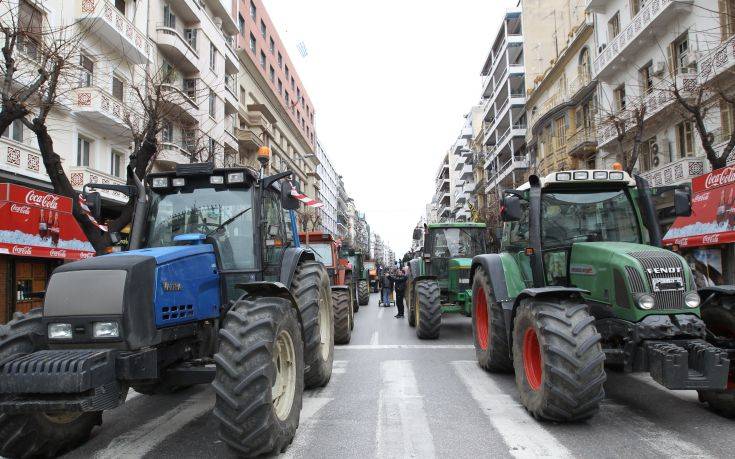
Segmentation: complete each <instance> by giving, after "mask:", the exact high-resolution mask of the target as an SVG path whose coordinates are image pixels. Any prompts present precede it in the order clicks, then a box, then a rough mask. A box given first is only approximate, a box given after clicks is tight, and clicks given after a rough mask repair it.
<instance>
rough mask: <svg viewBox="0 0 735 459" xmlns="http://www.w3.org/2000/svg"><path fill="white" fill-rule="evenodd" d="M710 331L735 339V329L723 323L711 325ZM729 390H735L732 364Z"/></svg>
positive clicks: (728, 383)
mask: <svg viewBox="0 0 735 459" xmlns="http://www.w3.org/2000/svg"><path fill="white" fill-rule="evenodd" d="M710 331H711V332H712V333H714V334H715V335H717V336H720V337H723V338H726V339H731V340H735V330H732V329H730V327H728V326H726V325H723V324H717V325H714V326H712V327H710ZM727 390H735V368H734V367H733V365H732V364H730V373H729V376H728V378H727Z"/></svg>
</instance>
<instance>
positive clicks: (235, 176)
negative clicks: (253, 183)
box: [227, 172, 245, 183]
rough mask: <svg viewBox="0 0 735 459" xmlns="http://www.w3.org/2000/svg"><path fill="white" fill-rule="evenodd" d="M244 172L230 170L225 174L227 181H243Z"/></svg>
mask: <svg viewBox="0 0 735 459" xmlns="http://www.w3.org/2000/svg"><path fill="white" fill-rule="evenodd" d="M244 181H245V174H244V173H242V172H230V173H229V174H227V183H243V182H244Z"/></svg>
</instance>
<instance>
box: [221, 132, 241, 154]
mask: <svg viewBox="0 0 735 459" xmlns="http://www.w3.org/2000/svg"><path fill="white" fill-rule="evenodd" d="M236 129H237V128H235V127H228V126H225V132H224V134H222V143H224V144H225V149H229V150H234V151H239V150H240V140H239V139H238V138H237V135H236V134H235V130H236Z"/></svg>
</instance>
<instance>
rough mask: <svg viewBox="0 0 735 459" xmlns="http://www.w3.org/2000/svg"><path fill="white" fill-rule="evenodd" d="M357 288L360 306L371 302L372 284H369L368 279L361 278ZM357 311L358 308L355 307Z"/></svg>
mask: <svg viewBox="0 0 735 459" xmlns="http://www.w3.org/2000/svg"><path fill="white" fill-rule="evenodd" d="M357 290H358V295H359V296H358V298H359V301H358V303H360V306H365V305H366V304H368V303H369V302H370V285H368V282H367V281H366V280H361V281H360V282H359V283H358V284H357ZM355 312H357V309H355Z"/></svg>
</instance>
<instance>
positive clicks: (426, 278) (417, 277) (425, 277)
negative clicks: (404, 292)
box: [411, 276, 437, 283]
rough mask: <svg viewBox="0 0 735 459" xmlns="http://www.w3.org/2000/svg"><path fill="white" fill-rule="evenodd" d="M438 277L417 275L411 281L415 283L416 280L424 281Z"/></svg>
mask: <svg viewBox="0 0 735 459" xmlns="http://www.w3.org/2000/svg"><path fill="white" fill-rule="evenodd" d="M436 279H437V277H436V276H416V277H414V278H412V279H411V281H412V282H414V283H416V282H418V281H422V280H436Z"/></svg>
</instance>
